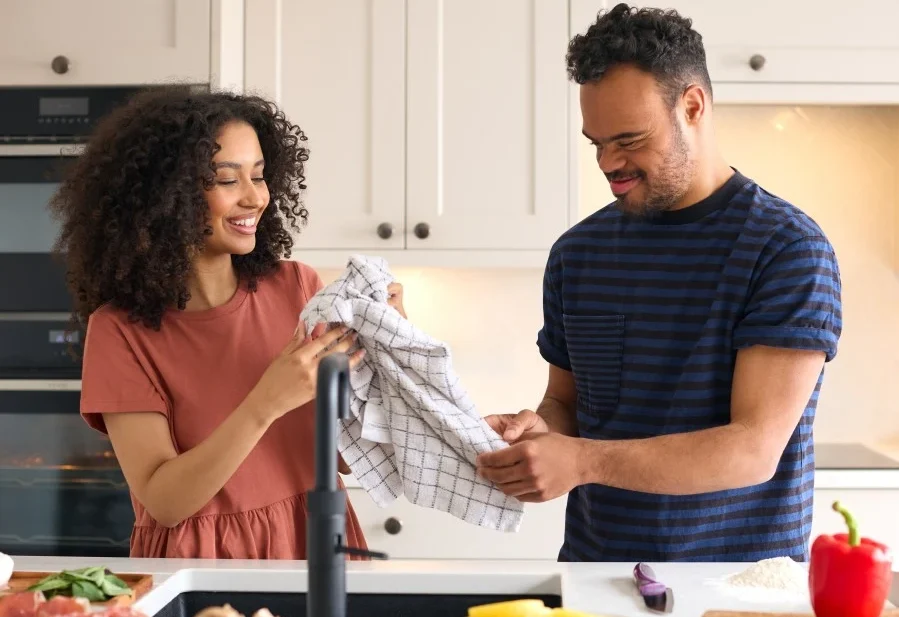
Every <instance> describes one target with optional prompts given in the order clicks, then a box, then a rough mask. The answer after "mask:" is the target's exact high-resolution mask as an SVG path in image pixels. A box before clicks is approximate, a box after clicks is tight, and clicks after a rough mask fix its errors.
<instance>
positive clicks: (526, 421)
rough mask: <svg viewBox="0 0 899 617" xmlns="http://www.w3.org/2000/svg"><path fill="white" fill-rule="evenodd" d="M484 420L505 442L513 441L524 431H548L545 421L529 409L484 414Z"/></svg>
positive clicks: (524, 432)
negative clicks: (516, 411)
mask: <svg viewBox="0 0 899 617" xmlns="http://www.w3.org/2000/svg"><path fill="white" fill-rule="evenodd" d="M484 420H485V421H486V422H487V424H488V425H489V426H490V428H492V429H493V430H494V431H496V432H497V433H498V434H499V435H500V436H501V437H502V438H503V439H504V440H505V441H506V442H508V443H515V442H516V441H517V440H518V439H519V438H520V437H521V436H522V435H524V434H526V433H548V432H549V427H548V426H547V425H546V422H545V421H544V420H543V418H541V417H540V416H538V415H537V414H536V413H534V412H533V411H531V410H530V409H523V410H521V411H519V412H518V413H501V414H494V415H492V416H486V417H485V418H484Z"/></svg>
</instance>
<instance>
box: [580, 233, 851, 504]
mask: <svg viewBox="0 0 899 617" xmlns="http://www.w3.org/2000/svg"><path fill="white" fill-rule="evenodd" d="M771 253H772V256H771V258H770V259H769V260H767V261H766V262H765V263H763V264H762V265H761V271H760V274H759V278H758V280H757V281H756V282H755V283H754V284H753V286H752V293H751V296H750V298H749V301H748V302H747V306H746V310H745V313H744V315H743V317H742V318H741V320H740V321H739V323H737V324H736V326H735V328H734V333H733V341H734V347H735V348H736V349H737V350H738V351H737V358H736V365H735V367H734V375H733V382H732V391H731V422H730V424H728V425H727V426H721V427H717V428H712V429H707V430H703V431H696V432H693V433H685V434H679V435H666V436H661V437H655V438H651V439H645V440H629V441H622V442H596V443H592V444H589V445H587V446H586V447H585V450H586V452H589V453H590V455H589V456H587V457H586V464H585V465H584V470H585V473H584V476H585V477H584V479H585V481H587V482H600V483H604V484H608V485H612V486H617V487H621V488H626V489H631V490H637V491H645V492H657V493H667V494H691V493H702V492H707V491H715V490H723V489H730V488H739V487H744V486H751V485H754V484H759V483H761V482H765V481H767V480H769V479H770V478H771V477H772V476H773V475H774V472H775V470H776V468H777V464H778V461H779V459H780V457H781V456H782V455H783V451H784V449H785V448H786V445H787V443H788V441H789V439H790V435H792V433H793V431H794V430H796V425H797V424H798V423H799V419H800V417H801V416H802V413H803V410H804V409H805V407H806V405H807V404H808V401H809V399H810V398H811V395H812V392H813V391H814V388H815V385H816V383H817V380H818V377H819V376H820V374H821V370H822V367H823V364H824V362H825V361H826V360H831V359H832V358H833V357H834V356H835V355H836V350H837V341H838V340H839V337H840V334H841V331H842V303H841V286H840V271H839V266H838V265H837V259H836V255H835V254H834V251H833V247H831V245H830V243H829V242H828V241H827V239H826V238H824V237H823V236H808V237H803V238H800V239H798V240H795V241H792V242H789V243H786V244H783V245H780V246H777V247H772V248H771Z"/></svg>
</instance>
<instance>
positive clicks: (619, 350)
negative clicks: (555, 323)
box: [562, 315, 624, 411]
mask: <svg viewBox="0 0 899 617" xmlns="http://www.w3.org/2000/svg"><path fill="white" fill-rule="evenodd" d="M562 323H563V324H564V326H565V342H566V344H567V346H568V358H569V360H570V361H571V371H572V373H573V374H574V380H575V385H576V386H577V392H578V399H579V400H580V404H581V405H583V406H586V407H587V408H588V409H591V410H595V411H613V410H614V409H615V407H616V406H617V405H618V396H619V391H620V389H621V364H622V356H623V353H624V315H562Z"/></svg>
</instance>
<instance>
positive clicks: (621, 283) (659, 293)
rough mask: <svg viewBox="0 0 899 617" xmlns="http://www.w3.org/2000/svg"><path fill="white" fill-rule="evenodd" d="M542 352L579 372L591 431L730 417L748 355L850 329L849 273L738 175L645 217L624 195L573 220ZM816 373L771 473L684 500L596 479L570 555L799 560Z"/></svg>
mask: <svg viewBox="0 0 899 617" xmlns="http://www.w3.org/2000/svg"><path fill="white" fill-rule="evenodd" d="M543 295H544V300H543V305H544V325H543V328H542V329H541V330H540V332H539V334H538V338H537V344H538V346H539V349H540V352H541V354H542V355H543V357H544V358H545V359H546V360H547V361H548V362H550V363H552V364H554V365H556V366H559V367H561V368H563V369H566V370H570V371H572V373H573V375H574V380H575V383H576V387H577V399H578V403H577V425H578V429H579V433H580V436H581V437H586V438H592V439H635V438H644V437H653V436H656V435H665V434H671V433H682V432H688V431H695V430H699V429H705V428H710V427H714V426H721V425H725V424H728V423H729V422H730V393H731V384H732V380H733V372H734V363H735V359H736V353H737V351H738V350H739V349H741V348H744V347H748V346H751V345H756V344H761V345H769V346H774V347H790V348H797V349H812V350H820V351H824V352H825V353H826V358H827V360H828V361H830V360H831V359H832V358H833V357H834V355H835V354H836V350H837V341H838V339H839V337H840V332H841V328H842V315H841V302H840V275H839V269H838V266H837V260H836V257H835V255H834V251H833V248H832V247H831V245H830V243H829V242H828V241H827V239H826V238H825V236H824V233H823V232H822V231H821V229H820V228H819V227H818V226H817V225H816V224H815V222H814V221H813V220H812V219H811V218H810V217H808V216H807V215H805V214H804V213H803V212H801V211H800V210H799V209H797V208H795V207H794V206H792V205H790V204H789V203H787V202H786V201H784V200H783V199H780V198H778V197H775V196H774V195H772V194H770V193H768V192H766V191H765V190H764V189H762V188H761V187H760V186H759V185H758V184H756V183H755V182H753V181H752V180H749V179H748V178H746V177H745V176H743V175H741V174H740V173H739V172H736V173H735V174H734V175H733V176H732V177H731V178H730V180H729V181H728V182H727V183H726V184H725V185H724V186H723V187H721V188H720V189H719V190H718V191H716V192H715V193H714V194H713V195H711V196H710V197H708V198H707V199H705V200H703V201H701V202H699V203H697V204H694V205H692V206H689V207H687V208H684V209H681V210H676V211H671V212H665V213H663V214H661V215H659V216H657V217H656V218H653V219H651V220H645V219H644V220H637V219H634V218H632V217H628V216H627V215H626V214H624V213H622V212H621V211H620V210H619V209H618V208H617V207H616V206H615V205H614V204H612V205H609V206H606V207H605V208H603V209H601V210H599V211H598V212H596V213H595V214H593V215H591V216H589V217H588V218H586V219H585V220H583V221H581V222H580V223H578V224H577V225H575V226H574V227H572V228H571V229H569V230H568V231H567V232H566V233H565V234H564V235H563V236H562V237H561V238H560V239H559V240H558V241H557V242H556V243H555V244H554V246H553V248H552V250H551V252H550V255H549V260H548V263H547V267H546V272H545V275H544V285H543ZM822 377H823V371H822V375H821V376H819V378H818V384H817V386H816V388H815V391H814V394H813V395H812V397H811V399H810V400H809V402H808V405H807V406H806V409H805V412H804V414H803V415H802V419H801V421H800V423H799V426H798V427H797V428H796V430H795V431H794V433H793V435H792V437H791V438H790V440H789V444H788V445H787V447H786V450H785V451H784V453H783V456H782V457H781V459H780V462H779V465H778V467H777V471H776V474H775V475H774V477H773V478H772V479H771V480H770V481H768V482H765V483H763V484H760V485H758V486H753V487H749V488H742V489H734V490H727V491H721V492H716V493H707V494H701V495H688V496H669V495H655V494H646V493H640V492H634V491H627V490H621V489H616V488H612V487H607V486H601V485H597V484H588V485H584V486H579V487H577V488H575V489H574V490H573V491H572V492H571V493H570V494H569V496H568V506H567V512H566V520H565V541H564V544H563V546H562V548H561V550H560V553H559V559H560V560H561V561H640V560H644V561H754V560H758V559H764V558H768V557H774V556H784V555H786V556H790V557H793V558H794V559H797V560H805V559H806V558H807V556H808V551H807V546H808V541H809V533H810V528H811V517H812V492H813V486H814V449H813V444H812V422H813V419H814V415H815V407H816V405H817V400H818V393H819V391H820V388H821V379H822Z"/></svg>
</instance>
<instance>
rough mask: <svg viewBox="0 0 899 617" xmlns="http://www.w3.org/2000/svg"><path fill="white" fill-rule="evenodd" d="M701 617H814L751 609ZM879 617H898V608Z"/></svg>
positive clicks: (720, 612) (889, 610) (712, 612)
mask: <svg viewBox="0 0 899 617" xmlns="http://www.w3.org/2000/svg"><path fill="white" fill-rule="evenodd" d="M702 617H814V615H812V614H811V613H753V612H751V611H707V612H705V613H703V615H702ZM881 617H899V609H888V610H886V611H884V612H883V613H882V614H881Z"/></svg>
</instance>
